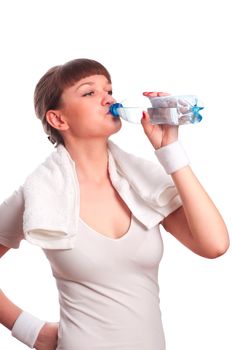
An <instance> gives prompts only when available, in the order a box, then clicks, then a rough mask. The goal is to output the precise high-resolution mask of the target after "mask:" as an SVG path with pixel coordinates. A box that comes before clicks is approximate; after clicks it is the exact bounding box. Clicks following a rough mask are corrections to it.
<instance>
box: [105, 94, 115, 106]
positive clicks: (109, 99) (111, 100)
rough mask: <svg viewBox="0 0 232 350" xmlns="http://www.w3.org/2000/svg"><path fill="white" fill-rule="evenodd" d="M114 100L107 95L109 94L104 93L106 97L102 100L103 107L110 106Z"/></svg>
mask: <svg viewBox="0 0 232 350" xmlns="http://www.w3.org/2000/svg"><path fill="white" fill-rule="evenodd" d="M115 102H116V100H115V98H114V97H113V96H112V95H109V93H106V95H105V96H104V97H103V98H102V104H103V106H105V105H112V104H113V103H115Z"/></svg>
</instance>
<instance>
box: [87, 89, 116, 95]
mask: <svg viewBox="0 0 232 350" xmlns="http://www.w3.org/2000/svg"><path fill="white" fill-rule="evenodd" d="M93 94H94V91H90V92H87V93H86V94H84V95H83V96H92V95H93ZM108 94H109V95H113V91H112V90H109V91H108Z"/></svg>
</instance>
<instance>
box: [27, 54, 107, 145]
mask: <svg viewBox="0 0 232 350" xmlns="http://www.w3.org/2000/svg"><path fill="white" fill-rule="evenodd" d="M96 74H97V75H104V76H105V77H106V78H107V79H108V80H109V82H111V77H110V74H109V72H108V71H107V69H106V68H105V67H104V66H103V65H102V64H101V63H99V62H97V61H94V60H90V59H87V58H79V59H74V60H72V61H69V62H67V63H65V64H63V65H60V66H55V67H52V68H50V69H49V70H48V71H47V72H46V73H45V74H44V75H43V76H42V78H41V79H40V80H39V82H38V83H37V85H36V87H35V92H34V107H35V113H36V116H37V117H38V118H39V119H40V120H41V122H42V125H43V128H44V131H45V132H46V134H47V135H49V136H48V139H49V141H51V142H52V143H53V144H55V147H57V146H58V144H60V143H61V144H63V145H64V140H63V137H62V135H61V134H60V133H59V131H58V130H57V129H55V128H53V127H52V126H51V125H50V124H49V123H48V122H47V119H46V113H47V111H48V110H50V109H56V108H59V105H60V100H61V95H62V93H63V91H64V90H65V89H66V88H68V87H70V86H72V85H73V84H75V83H76V82H77V81H79V80H80V79H83V78H86V77H88V76H90V75H96Z"/></svg>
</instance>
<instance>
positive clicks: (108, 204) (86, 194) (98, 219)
mask: <svg viewBox="0 0 232 350" xmlns="http://www.w3.org/2000/svg"><path fill="white" fill-rule="evenodd" d="M80 217H81V219H82V220H83V221H84V222H85V223H86V224H87V225H88V226H90V227H91V228H93V229H94V230H95V231H98V232H99V233H102V234H103V235H106V236H109V237H112V238H120V237H121V236H123V235H124V234H125V233H126V232H127V231H128V229H129V227H130V221H131V211H130V209H129V208H128V206H127V205H126V203H125V202H124V201H123V199H122V198H121V197H120V195H119V193H118V192H117V191H116V190H115V188H114V187H113V185H112V184H111V182H110V181H106V182H105V183H103V184H100V185H96V184H92V183H81V184H80Z"/></svg>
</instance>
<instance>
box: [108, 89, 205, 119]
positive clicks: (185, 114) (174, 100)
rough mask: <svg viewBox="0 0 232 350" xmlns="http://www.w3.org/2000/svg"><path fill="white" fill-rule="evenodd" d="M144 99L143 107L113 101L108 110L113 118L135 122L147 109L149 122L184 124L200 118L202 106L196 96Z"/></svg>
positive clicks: (149, 97)
mask: <svg viewBox="0 0 232 350" xmlns="http://www.w3.org/2000/svg"><path fill="white" fill-rule="evenodd" d="M145 99H146V103H145V104H144V106H143V107H138V106H137V107H132V106H128V107H127V106H126V104H125V107H124V105H123V104H121V103H114V104H113V105H111V106H110V110H109V112H110V113H111V114H112V115H113V116H114V117H115V118H119V117H121V118H122V119H124V120H126V121H128V122H131V123H136V124H137V123H141V118H142V112H143V111H144V110H147V112H148V114H149V116H150V122H151V124H169V125H185V124H196V123H199V122H200V121H201V120H202V116H201V115H200V114H199V111H200V110H202V109H203V108H204V107H203V104H202V102H201V101H199V99H198V97H197V96H194V95H183V96H171V95H170V96H161V97H151V96H148V97H145ZM147 101H148V103H147ZM127 105H128V103H127Z"/></svg>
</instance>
